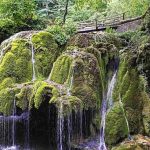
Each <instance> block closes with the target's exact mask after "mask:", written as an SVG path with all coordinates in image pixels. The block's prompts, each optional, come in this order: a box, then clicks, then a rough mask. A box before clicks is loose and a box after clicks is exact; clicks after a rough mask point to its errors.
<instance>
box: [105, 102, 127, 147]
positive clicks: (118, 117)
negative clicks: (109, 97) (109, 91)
mask: <svg viewBox="0 0 150 150" xmlns="http://www.w3.org/2000/svg"><path fill="white" fill-rule="evenodd" d="M105 135H106V143H107V144H108V145H115V144H116V143H118V142H119V141H120V140H122V139H124V138H125V137H127V135H128V128H127V124H126V120H125V117H124V114H123V110H122V108H121V106H120V104H119V102H116V103H115V104H114V106H113V108H112V109H111V110H110V111H109V112H108V114H107V116H106V133H105Z"/></svg>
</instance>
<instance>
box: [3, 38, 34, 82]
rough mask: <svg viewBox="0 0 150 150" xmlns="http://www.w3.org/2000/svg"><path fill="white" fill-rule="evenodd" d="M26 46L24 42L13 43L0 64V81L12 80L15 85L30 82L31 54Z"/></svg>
mask: <svg viewBox="0 0 150 150" xmlns="http://www.w3.org/2000/svg"><path fill="white" fill-rule="evenodd" d="M27 45H28V44H27V42H26V41H25V40H16V41H13V43H12V47H11V49H10V50H9V52H7V53H6V54H5V56H4V57H3V60H2V62H1V64H0V74H1V76H0V81H2V80H4V79H5V78H8V77H11V78H13V79H14V80H15V82H17V83H22V82H27V81H30V80H31V78H32V64H31V52H30V49H29V48H28V47H27Z"/></svg>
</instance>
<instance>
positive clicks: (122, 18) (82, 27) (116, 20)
mask: <svg viewBox="0 0 150 150" xmlns="http://www.w3.org/2000/svg"><path fill="white" fill-rule="evenodd" d="M146 13H147V12H146ZM146 13H145V14H144V15H142V16H138V17H136V18H126V12H124V13H122V14H119V15H116V16H114V17H111V18H105V19H103V20H99V21H98V20H97V19H95V20H94V21H90V22H89V21H87V22H80V23H79V24H78V31H77V33H88V32H94V31H105V30H106V29H107V28H112V29H117V28H118V27H119V26H121V25H123V24H126V23H129V22H133V21H136V20H140V19H143V18H144V17H145V16H146Z"/></svg>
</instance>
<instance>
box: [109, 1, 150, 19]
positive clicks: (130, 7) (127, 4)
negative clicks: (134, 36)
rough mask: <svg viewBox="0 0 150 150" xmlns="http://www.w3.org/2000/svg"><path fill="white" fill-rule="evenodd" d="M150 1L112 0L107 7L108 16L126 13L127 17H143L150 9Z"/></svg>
mask: <svg viewBox="0 0 150 150" xmlns="http://www.w3.org/2000/svg"><path fill="white" fill-rule="evenodd" d="M148 5H149V0H143V1H141V0H112V1H110V2H109V3H108V5H107V10H106V11H107V16H108V17H110V16H114V15H118V14H121V13H124V12H126V16H125V17H134V16H138V15H142V14H144V13H145V11H146V9H147V8H148Z"/></svg>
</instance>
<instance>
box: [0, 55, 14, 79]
mask: <svg viewBox="0 0 150 150" xmlns="http://www.w3.org/2000/svg"><path fill="white" fill-rule="evenodd" d="M15 58H16V57H15V55H14V54H13V53H11V52H8V53H7V54H6V55H5V57H4V58H3V61H2V63H1V64H0V81H2V80H4V79H5V78H7V77H13V76H15V66H16V62H15Z"/></svg>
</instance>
